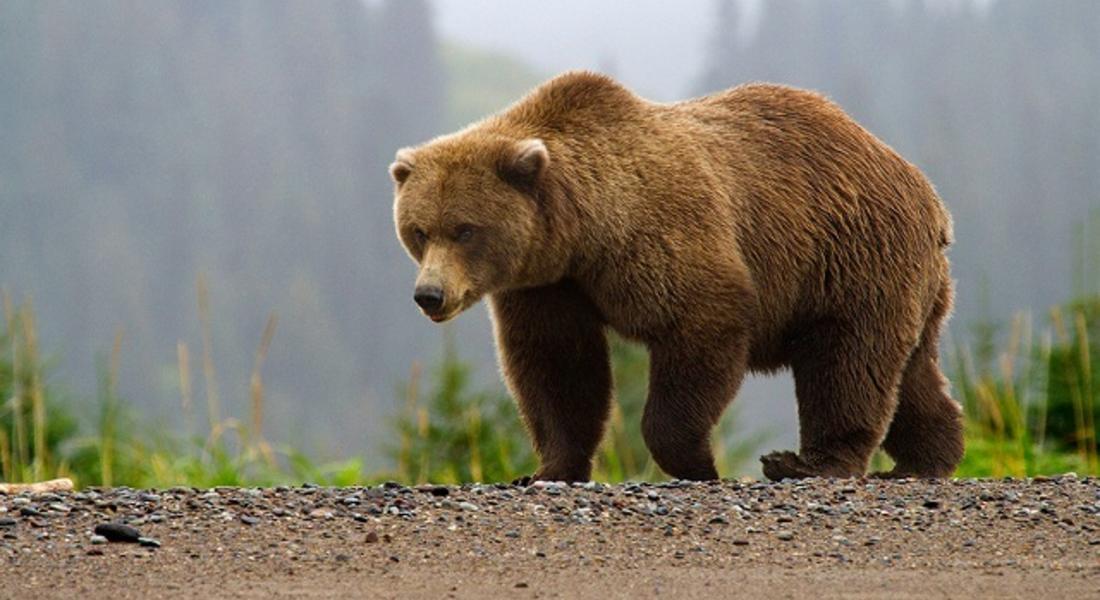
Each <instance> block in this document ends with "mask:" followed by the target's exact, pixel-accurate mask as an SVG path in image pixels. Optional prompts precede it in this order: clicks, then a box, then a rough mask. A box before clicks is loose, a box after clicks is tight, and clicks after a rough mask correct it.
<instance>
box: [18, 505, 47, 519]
mask: <svg viewBox="0 0 1100 600" xmlns="http://www.w3.org/2000/svg"><path fill="white" fill-rule="evenodd" d="M19 516H21V517H41V516H43V515H42V512H41V511H39V510H38V509H37V508H35V507H33V506H24V507H22V508H20V509H19Z"/></svg>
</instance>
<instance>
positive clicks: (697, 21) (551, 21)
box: [435, 0, 714, 100]
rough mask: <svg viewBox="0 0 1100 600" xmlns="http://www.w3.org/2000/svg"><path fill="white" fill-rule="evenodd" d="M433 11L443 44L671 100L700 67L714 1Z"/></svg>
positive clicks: (523, 0) (637, 0)
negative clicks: (612, 79)
mask: <svg viewBox="0 0 1100 600" xmlns="http://www.w3.org/2000/svg"><path fill="white" fill-rule="evenodd" d="M435 7H436V24H437V27H438V28H439V31H440V32H441V33H442V34H443V35H444V36H445V37H447V38H448V39H452V40H455V41H460V42H464V43H468V44H471V45H476V46H479V47H482V48H492V49H498V50H504V51H507V52H508V53H510V54H513V55H515V56H518V57H520V58H522V59H524V60H526V61H527V62H529V63H530V64H531V65H532V66H534V67H536V68H538V69H540V70H542V71H545V72H546V73H547V75H550V74H554V73H557V72H559V71H564V70H566V69H577V68H585V69H597V70H601V71H611V73H610V74H612V75H615V76H616V77H618V78H619V79H620V80H622V81H623V82H624V83H626V84H627V85H629V86H631V87H633V88H634V89H635V90H636V91H638V92H639V93H641V94H642V95H644V96H648V97H649V98H651V99H654V100H673V99H677V98H682V97H684V96H686V95H688V94H689V93H690V91H691V88H692V87H693V86H694V83H695V81H696V79H697V77H698V75H699V72H700V69H701V68H702V65H703V53H704V49H705V48H706V45H707V43H708V37H709V36H710V27H709V22H710V21H711V19H712V13H713V11H714V2H713V1H712V0H680V1H677V2H668V1H667V0H630V1H629V2H628V1H626V0H599V1H593V0H557V1H554V2H546V1H535V0H514V1H510V2H503V1H501V0H436V3H435ZM615 22H618V23H621V25H620V26H617V27H611V28H609V27H608V24H609V23H615Z"/></svg>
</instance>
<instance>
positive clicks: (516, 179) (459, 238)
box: [390, 132, 550, 323]
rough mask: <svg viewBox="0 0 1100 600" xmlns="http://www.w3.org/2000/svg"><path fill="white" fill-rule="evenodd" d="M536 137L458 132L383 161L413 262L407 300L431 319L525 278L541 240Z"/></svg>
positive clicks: (541, 158)
mask: <svg viewBox="0 0 1100 600" xmlns="http://www.w3.org/2000/svg"><path fill="white" fill-rule="evenodd" d="M549 161H550V157H549V154H548V152H547V149H546V145H545V144H544V143H543V141H542V140H540V139H537V138H527V139H509V138H506V137H503V136H499V135H489V134H482V133H472V132H471V133H466V134H458V135H456V136H451V137H446V138H440V139H438V140H436V141H433V142H430V143H428V144H426V145H424V146H420V147H418V148H412V149H403V150H400V151H398V153H397V158H396V160H395V161H394V162H393V164H391V165H390V175H391V176H392V177H393V181H394V189H395V192H394V195H395V197H394V221H395V224H396V226H397V237H398V238H399V239H400V240H401V243H402V244H403V245H404V246H405V249H406V250H407V251H408V253H409V255H410V256H411V257H412V258H413V260H414V261H416V263H417V264H418V265H419V266H420V272H419V274H418V276H417V278H416V287H415V289H414V292H413V299H414V300H415V302H416V303H417V305H419V306H420V309H421V310H422V311H423V312H424V314H425V315H427V316H428V317H429V318H430V319H432V320H433V321H435V322H437V323H438V322H442V321H446V320H448V319H450V318H452V317H454V316H455V315H457V314H458V313H460V312H462V311H463V310H465V309H467V308H469V307H470V306H472V305H473V304H475V303H476V302H477V301H478V300H479V299H481V297H482V296H484V295H486V294H490V293H493V292H498V291H503V290H507V289H509V288H513V287H520V286H523V285H527V284H526V283H525V282H524V281H523V279H524V270H525V265H526V263H527V262H528V257H530V256H531V255H532V253H537V252H538V251H539V249H540V248H541V246H542V240H541V236H542V235H543V232H544V231H545V227H542V226H541V225H540V218H541V216H540V210H539V206H538V193H537V190H538V186H539V182H540V179H541V178H542V177H543V175H544V172H545V171H546V169H547V166H548V163H549Z"/></svg>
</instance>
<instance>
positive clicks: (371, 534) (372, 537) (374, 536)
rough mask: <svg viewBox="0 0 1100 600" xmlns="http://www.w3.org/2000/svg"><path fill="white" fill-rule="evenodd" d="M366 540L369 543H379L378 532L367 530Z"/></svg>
mask: <svg viewBox="0 0 1100 600" xmlns="http://www.w3.org/2000/svg"><path fill="white" fill-rule="evenodd" d="M365 541H366V542H367V543H368V544H377V543H378V532H377V531H368V532H367V538H366V540H365Z"/></svg>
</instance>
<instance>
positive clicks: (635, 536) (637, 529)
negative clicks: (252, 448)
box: [0, 476, 1100, 600]
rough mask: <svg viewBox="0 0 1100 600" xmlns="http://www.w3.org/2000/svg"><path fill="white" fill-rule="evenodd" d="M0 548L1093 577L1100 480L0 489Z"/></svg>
mask: <svg viewBox="0 0 1100 600" xmlns="http://www.w3.org/2000/svg"><path fill="white" fill-rule="evenodd" d="M120 524H128V525H129V526H130V527H131V528H132V529H130V528H127V527H119V526H118V525H120ZM105 525H108V526H106V527H104V526H105ZM138 538H140V542H139V541H136V540H137V539H138ZM126 539H129V540H131V541H113V540H126ZM0 561H2V564H4V567H5V568H3V569H0V597H21V598H47V597H66V598H72V597H77V598H96V597H111V598H153V597H214V596H245V597H256V598H267V597H288V596H295V597H298V596H314V597H330V596H346V597H378V598H416V597H424V598H452V597H453V598H495V597H502V596H507V597H514V598H576V597H595V596H598V597H600V598H627V597H629V598H640V597H668V598H729V597H746V598H761V597H777V598H800V597H808V596H812V597H815V598H818V599H821V598H832V597H841V596H843V597H860V598H877V597H882V598H887V597H888V598H891V600H897V599H900V598H939V597H943V598H981V597H994V596H996V597H999V598H1034V597H1037V596H1040V595H1041V596H1042V597H1043V598H1044V599H1049V598H1100V480H1097V479H1096V478H1077V477H1073V476H1064V477H1057V478H1050V479H1048V478H1036V479H1032V480H1025V481H1021V480H1004V481H975V480H956V481H946V482H927V481H907V480H900V481H882V480H822V479H817V480H804V481H799V482H783V483H755V482H735V481H722V482H708V483H682V482H671V483H665V484H655V485H647V484H626V485H613V486H612V485H601V484H592V483H590V484H587V485H584V486H580V485H573V486H568V485H564V484H545V483H543V482H539V483H537V484H535V485H534V486H531V487H513V486H492V485H468V486H463V487H439V486H420V487H415V488H406V487H401V486H398V485H396V484H387V485H385V486H378V487H372V488H319V487H301V488H282V487H281V488H274V489H239V488H218V489H214V490H193V489H190V488H173V489H168V490H131V489H122V488H119V489H109V490H106V489H88V490H84V491H82V492H78V493H62V494H39V495H19V496H4V495H0Z"/></svg>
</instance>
